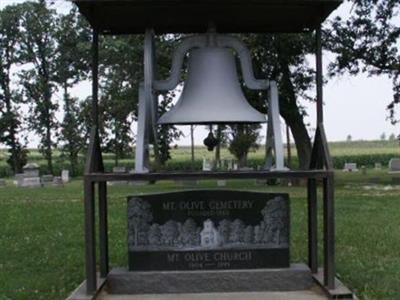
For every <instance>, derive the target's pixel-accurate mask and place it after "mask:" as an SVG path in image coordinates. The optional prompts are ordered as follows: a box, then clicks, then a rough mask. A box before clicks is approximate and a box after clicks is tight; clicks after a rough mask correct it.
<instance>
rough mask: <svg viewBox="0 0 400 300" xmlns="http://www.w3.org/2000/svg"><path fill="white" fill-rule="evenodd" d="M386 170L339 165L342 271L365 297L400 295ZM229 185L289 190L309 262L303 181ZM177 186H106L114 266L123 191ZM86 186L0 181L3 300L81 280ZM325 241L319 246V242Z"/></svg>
mask: <svg viewBox="0 0 400 300" xmlns="http://www.w3.org/2000/svg"><path fill="white" fill-rule="evenodd" d="M386 172H387V171H386V170H383V171H380V172H377V171H372V170H369V172H368V173H369V174H368V175H362V174H360V173H351V174H344V173H343V172H341V171H339V172H337V181H336V183H337V189H336V234H337V236H336V237H337V239H336V241H337V244H336V245H337V246H336V249H337V273H338V275H339V277H340V278H341V279H342V280H343V281H344V282H345V283H346V284H347V285H348V286H349V287H351V288H352V289H353V290H354V291H355V292H356V293H357V295H358V296H359V297H360V298H361V299H399V298H400V284H399V283H400V255H399V254H400V197H399V195H400V186H397V187H395V186H392V187H389V184H390V178H389V177H388V176H387V175H385V174H386ZM377 176H381V177H382V178H383V179H382V181H381V183H380V184H379V185H376V186H370V184H368V183H367V182H368V181H369V178H370V177H377ZM200 187H213V188H215V187H216V183H215V181H205V182H201V184H200ZM228 188H234V189H250V190H263V191H271V192H289V193H290V196H291V223H292V224H291V256H292V257H291V260H292V261H293V262H301V261H303V262H305V261H306V258H307V249H306V247H307V235H306V234H307V224H306V221H307V219H306V217H307V210H306V198H305V195H306V191H305V188H304V186H298V187H283V186H274V187H270V186H257V185H256V184H255V182H254V181H252V180H247V181H229V182H228ZM176 189H181V187H179V186H177V185H176V184H175V183H173V182H163V183H157V184H155V185H148V186H140V187H137V186H128V185H125V186H124V185H122V186H121V185H120V186H111V187H110V188H109V195H110V198H109V213H110V216H109V236H110V255H111V257H110V259H111V264H112V266H125V265H127V241H126V240H127V237H126V226H127V225H126V222H127V220H126V197H127V196H128V195H130V194H134V193H148V192H155V191H157V192H159V191H171V190H176ZM82 191H83V190H82V181H81V180H74V181H73V182H72V183H70V184H68V185H67V186H65V187H64V188H55V187H47V188H31V189H23V188H16V187H13V186H11V185H10V183H9V185H8V186H7V187H5V188H0V300H6V299H7V300H11V299H12V300H25V299H45V300H51V299H65V298H66V297H67V296H68V294H69V293H70V292H71V291H72V290H73V289H75V288H76V286H77V285H78V284H80V283H81V282H82V280H83V279H84V239H83V203H82V198H83V192H82ZM320 199H321V198H320ZM320 203H321V202H320ZM320 206H321V205H320ZM320 220H321V222H322V219H320ZM321 222H320V223H321ZM320 247H321V248H320V253H322V242H321V243H320Z"/></svg>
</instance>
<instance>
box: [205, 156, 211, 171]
mask: <svg viewBox="0 0 400 300" xmlns="http://www.w3.org/2000/svg"><path fill="white" fill-rule="evenodd" d="M212 170H213V162H212V161H210V160H208V159H206V158H203V171H212Z"/></svg>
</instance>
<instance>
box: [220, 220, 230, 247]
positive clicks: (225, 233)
mask: <svg viewBox="0 0 400 300" xmlns="http://www.w3.org/2000/svg"><path fill="white" fill-rule="evenodd" d="M218 232H219V236H220V237H221V245H224V244H228V243H229V236H230V233H231V222H230V221H229V220H222V221H221V222H219V226H218Z"/></svg>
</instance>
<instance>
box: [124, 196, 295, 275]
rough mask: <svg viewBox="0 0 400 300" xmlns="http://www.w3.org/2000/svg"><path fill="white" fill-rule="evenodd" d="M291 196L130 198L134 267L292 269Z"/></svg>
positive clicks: (132, 269) (131, 245) (129, 211)
mask: <svg viewBox="0 0 400 300" xmlns="http://www.w3.org/2000/svg"><path fill="white" fill-rule="evenodd" d="M289 216H290V214H289V196H288V194H276V193H260V192H247V191H235V190H191V191H183V192H173V193H157V194H147V195H135V196H131V197H129V198H128V245H129V256H128V258H129V259H128V260H129V269H130V270H131V271H144V270H146V271H156V270H158V271H166V270H169V271H177V270H216V269H251V268H258V269H263V268H287V267H289V265H290V262H289V261H290V260H289Z"/></svg>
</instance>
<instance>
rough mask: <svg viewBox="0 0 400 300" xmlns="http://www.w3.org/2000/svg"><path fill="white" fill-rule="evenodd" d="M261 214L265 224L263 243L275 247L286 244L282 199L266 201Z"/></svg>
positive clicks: (284, 214) (283, 203) (284, 205)
mask: <svg viewBox="0 0 400 300" xmlns="http://www.w3.org/2000/svg"><path fill="white" fill-rule="evenodd" d="M261 213H262V215H263V217H264V223H265V229H264V236H263V242H265V243H274V244H276V245H280V244H283V243H287V242H288V241H287V228H286V226H285V224H286V222H285V221H286V218H287V215H286V204H285V202H284V201H282V198H281V197H276V198H274V199H272V200H270V201H268V203H267V204H266V206H265V207H264V209H263V210H262V211H261Z"/></svg>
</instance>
